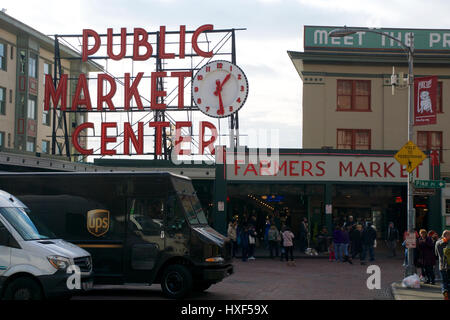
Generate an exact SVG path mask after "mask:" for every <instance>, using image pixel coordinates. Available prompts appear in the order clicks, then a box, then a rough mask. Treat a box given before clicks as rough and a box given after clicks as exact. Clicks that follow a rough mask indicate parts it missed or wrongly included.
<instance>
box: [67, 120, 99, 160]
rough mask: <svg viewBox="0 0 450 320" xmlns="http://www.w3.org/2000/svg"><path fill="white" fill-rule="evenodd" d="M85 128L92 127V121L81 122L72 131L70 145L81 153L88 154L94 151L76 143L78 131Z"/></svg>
mask: <svg viewBox="0 0 450 320" xmlns="http://www.w3.org/2000/svg"><path fill="white" fill-rule="evenodd" d="M87 128H91V129H94V124H93V123H92V122H85V123H83V124H80V125H79V126H78V127H77V128H76V129H75V130H74V131H73V133H72V145H73V147H74V148H75V149H76V150H77V151H78V152H79V153H81V154H83V155H90V154H93V153H94V150H92V149H88V150H86V149H84V148H82V147H81V146H80V144H79V143H78V136H79V135H80V132H81V131H82V130H84V129H87Z"/></svg>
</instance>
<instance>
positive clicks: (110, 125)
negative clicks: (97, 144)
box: [101, 122, 117, 156]
mask: <svg viewBox="0 0 450 320" xmlns="http://www.w3.org/2000/svg"><path fill="white" fill-rule="evenodd" d="M108 128H117V123H116V122H103V123H102V138H101V139H102V140H101V154H102V155H104V156H113V155H115V154H116V150H115V149H112V150H109V149H107V146H106V145H107V144H108V143H110V142H116V140H117V138H116V137H108V134H107V130H108Z"/></svg>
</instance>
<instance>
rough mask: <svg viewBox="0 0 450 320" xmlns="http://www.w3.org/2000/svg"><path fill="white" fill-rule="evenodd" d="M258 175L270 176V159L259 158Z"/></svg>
mask: <svg viewBox="0 0 450 320" xmlns="http://www.w3.org/2000/svg"><path fill="white" fill-rule="evenodd" d="M266 165H267V166H266ZM259 175H260V176H271V175H272V172H270V161H268V160H261V161H260V162H259Z"/></svg>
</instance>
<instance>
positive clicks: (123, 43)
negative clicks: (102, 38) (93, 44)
mask: <svg viewBox="0 0 450 320" xmlns="http://www.w3.org/2000/svg"><path fill="white" fill-rule="evenodd" d="M106 39H107V41H106V52H107V54H108V57H110V58H111V59H113V60H121V59H122V58H123V57H125V54H126V53H127V29H126V28H120V53H119V54H117V55H116V54H114V52H113V45H114V41H113V29H112V28H108V29H107V31H106Z"/></svg>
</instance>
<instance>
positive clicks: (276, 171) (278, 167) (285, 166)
mask: <svg viewBox="0 0 450 320" xmlns="http://www.w3.org/2000/svg"><path fill="white" fill-rule="evenodd" d="M281 170H284V176H287V163H286V161H283V162H282V164H281V167H280V166H279V165H278V163H277V162H275V163H274V175H275V176H276V175H278V172H280V171H281Z"/></svg>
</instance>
